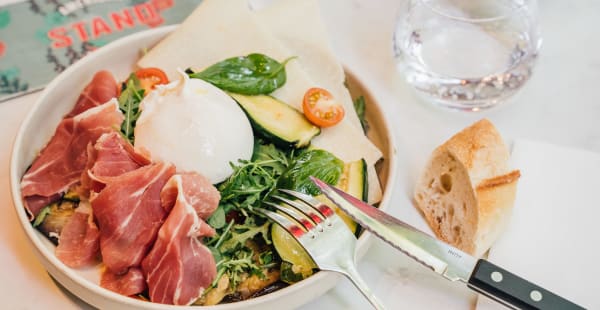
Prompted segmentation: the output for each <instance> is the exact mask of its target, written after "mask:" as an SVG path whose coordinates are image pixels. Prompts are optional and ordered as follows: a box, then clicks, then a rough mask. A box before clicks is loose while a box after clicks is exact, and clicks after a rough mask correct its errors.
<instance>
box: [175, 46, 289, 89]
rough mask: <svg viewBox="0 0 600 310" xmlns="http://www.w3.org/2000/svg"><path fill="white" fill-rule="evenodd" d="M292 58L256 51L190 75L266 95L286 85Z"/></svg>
mask: <svg viewBox="0 0 600 310" xmlns="http://www.w3.org/2000/svg"><path fill="white" fill-rule="evenodd" d="M292 58H293V57H292ZM292 58H288V59H286V60H284V61H283V63H279V62H278V61H276V60H275V59H273V58H270V57H269V56H266V55H263V54H257V53H255V54H250V55H248V56H239V57H232V58H228V59H225V60H223V61H221V62H218V63H216V64H214V65H212V66H210V67H208V68H206V69H205V70H204V71H201V72H195V73H194V72H192V73H190V74H189V76H190V77H191V78H197V79H202V80H205V81H206V82H209V83H211V84H213V85H215V86H216V87H218V88H220V89H222V90H226V91H230V92H234V93H238V94H243V95H266V94H269V93H271V92H273V91H274V90H276V89H277V88H279V87H281V86H283V85H284V84H285V81H286V74H285V64H286V63H287V62H288V61H290V60H291V59H292ZM186 72H189V71H186Z"/></svg>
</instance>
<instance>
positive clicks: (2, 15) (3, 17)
mask: <svg viewBox="0 0 600 310" xmlns="http://www.w3.org/2000/svg"><path fill="white" fill-rule="evenodd" d="M9 24H10V12H9V11H8V10H2V11H0V29H2V28H6V26H8V25H9Z"/></svg>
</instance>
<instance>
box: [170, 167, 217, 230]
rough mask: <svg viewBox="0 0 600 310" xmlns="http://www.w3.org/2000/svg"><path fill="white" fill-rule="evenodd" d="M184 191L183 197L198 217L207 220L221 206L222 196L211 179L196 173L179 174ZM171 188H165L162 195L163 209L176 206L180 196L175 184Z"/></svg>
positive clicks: (171, 184)
mask: <svg viewBox="0 0 600 310" xmlns="http://www.w3.org/2000/svg"><path fill="white" fill-rule="evenodd" d="M179 175H180V177H181V182H182V184H183V186H182V189H183V190H184V193H183V195H184V196H185V197H186V199H187V201H188V202H189V203H190V205H192V207H193V208H194V210H196V213H197V214H198V216H199V217H200V218H201V219H203V220H206V219H207V218H208V217H209V216H210V215H211V214H212V213H213V212H214V211H215V208H216V206H217V205H218V204H219V199H221V196H220V194H219V192H218V191H215V190H214V187H213V186H212V184H211V182H210V180H209V179H207V178H205V177H203V176H201V175H199V174H197V173H195V172H187V173H181V174H179ZM169 185H170V186H165V187H164V188H163V190H162V192H161V193H160V200H161V202H162V204H163V207H164V208H165V209H167V210H170V208H172V207H173V206H174V205H175V201H176V200H177V197H178V194H179V188H178V187H177V186H175V183H171V182H170V183H169Z"/></svg>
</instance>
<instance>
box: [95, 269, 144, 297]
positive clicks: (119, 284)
mask: <svg viewBox="0 0 600 310" xmlns="http://www.w3.org/2000/svg"><path fill="white" fill-rule="evenodd" d="M100 286H102V287H103V288H106V289H109V290H111V291H113V292H116V293H119V294H121V295H125V296H132V295H136V294H139V293H141V292H143V291H144V290H146V280H145V279H144V274H143V273H142V270H141V269H140V268H136V267H132V268H129V269H128V270H127V272H126V273H124V274H121V275H117V274H115V273H112V272H110V271H109V270H106V269H105V270H104V272H102V275H101V276H100Z"/></svg>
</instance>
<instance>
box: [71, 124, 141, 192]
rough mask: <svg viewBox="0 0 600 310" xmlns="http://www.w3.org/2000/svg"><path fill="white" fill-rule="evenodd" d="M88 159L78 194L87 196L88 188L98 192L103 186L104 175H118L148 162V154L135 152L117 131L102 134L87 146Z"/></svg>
mask: <svg viewBox="0 0 600 310" xmlns="http://www.w3.org/2000/svg"><path fill="white" fill-rule="evenodd" d="M87 154H88V157H87V158H88V160H87V164H86V168H85V170H84V171H83V173H82V174H81V186H80V188H79V194H80V196H82V197H89V192H90V190H91V191H93V192H95V193H98V192H100V190H102V189H103V188H104V183H106V181H103V179H104V178H106V177H114V176H119V175H121V174H123V173H125V172H129V171H132V170H135V169H137V168H140V167H142V166H145V165H148V164H150V162H151V161H150V158H149V156H146V155H145V154H142V153H140V152H137V151H136V150H135V149H134V148H133V146H132V145H131V144H130V143H129V142H128V141H126V140H125V139H124V138H123V136H121V135H120V134H119V133H117V132H110V133H106V134H103V135H102V136H100V138H98V141H97V142H96V144H94V145H93V146H92V145H89V146H88V148H87Z"/></svg>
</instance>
